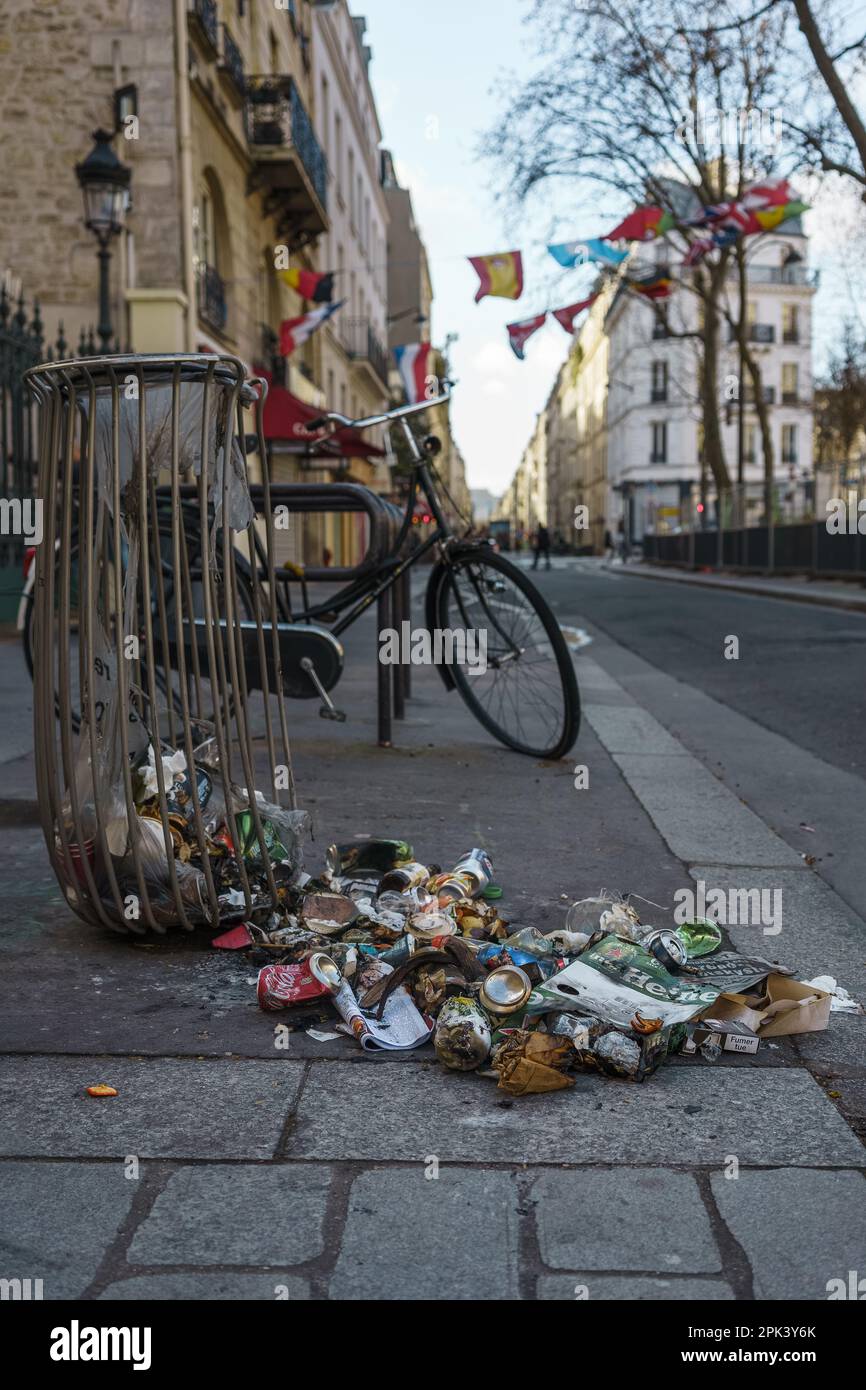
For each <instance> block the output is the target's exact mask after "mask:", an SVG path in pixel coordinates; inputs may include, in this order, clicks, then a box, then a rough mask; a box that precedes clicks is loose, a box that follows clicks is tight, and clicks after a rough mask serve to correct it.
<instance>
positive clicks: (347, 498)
mask: <svg viewBox="0 0 866 1390" xmlns="http://www.w3.org/2000/svg"><path fill="white" fill-rule="evenodd" d="M268 494H269V497H270V505H271V506H274V507H276V506H280V505H283V506H286V507H288V509H289V511H290V512H300V513H303V512H364V513H365V514H366V516H367V517H368V519H369V524H370V534H369V542H368V546H367V553H366V555H365V556H364V558H363V559H362V560H361V561H360V562H359V563H358V564H357V565H353V566H340V565H338V566H315V565H314V566H304V569H303V580H304V581H305V582H307V583H317V582H321V583H334V582H340V581H346V582H350V581H352V580H354V579H362V578H363V577H364V576H365V575H368V574H371V573H373V572H374V571H375V570H376V569H378V567H379V566H380V564H381V562H382V560H383V559H384V558H385V557H386V556H387V555H388V554H390V552H391V549H392V546H393V543H394V541H395V539H396V536H397V534H398V531H399V527H400V524H401V523H402V520H403V513H402V512H401V511H400V509H399V507H396V506H394V504H393V503H392V502H388V501H386V500H385V499H384V498H382V497H380V496H379V495H378V494H377V493H375V492H372V491H371V490H370V489H369V488H367V487H363V486H362V485H361V484H360V483H340V482H329V483H271V484H270V487H269V489H268ZM250 495H251V497H252V499H253V502H254V503H255V504H256V506H257V508H258V506H259V505H261V504H263V503H264V489H263V488H262V487H256V486H252V487H251V488H250ZM276 577H277V582H279V581H280V579H281V578H282V579H288V580H295V581H298V580H299V578H300V577H299V576H298V575H297V574H296V573H295V572H294V570H289V569H285V568H281V567H279V566H277V569H276ZM409 592H410V591H409V575H408V574H404V575H402V576H401V578H400V579H399V580H398V582H397V584H396V585H395V586H394V587H393V589H390V590H388V591H386V592H385V593H383V594H380V595H379V597H378V599H377V600H376V623H377V627H376V640H375V643H374V648H375V657H376V662H377V672H378V682H377V715H378V743H379V745H380V747H383V748H389V747H390V746H391V743H392V718H396V719H404V718H405V717H406V700H407V698H408V697H409V695H410V693H411V692H410V676H409V668H408V667H406V666H401V665H397V666H394V667H392V668H391V670H390V671H389V668H388V667H387V666H384V665H383V664H381V663H380V662H379V641H378V634H379V632H381V631H382V629H383V628H386V627H394V628H397V629H398V630H399V628H400V624H401V622H403V620H404V619H406V618H408V617H409ZM391 672H393V680H392V679H391Z"/></svg>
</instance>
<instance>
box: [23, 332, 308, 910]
mask: <svg viewBox="0 0 866 1390" xmlns="http://www.w3.org/2000/svg"><path fill="white" fill-rule="evenodd" d="M25 379H26V381H27V382H28V384H29V386H30V388H31V390H32V391H33V393H34V395H35V397H36V399H37V402H38V405H39V417H40V450H39V483H38V496H39V497H40V498H42V499H43V500H44V504H45V505H44V508H43V511H44V527H43V541H42V544H41V546H40V547H39V548H38V550H37V560H36V565H37V569H36V599H35V614H34V624H35V629H34V630H35V663H34V665H35V672H34V678H35V699H34V732H35V752H36V777H37V788H38V798H39V811H40V819H41V822H42V828H43V832H44V835H45V840H46V844H47V847H48V854H49V858H50V860H51V863H52V866H53V868H54V871H55V873H56V875H57V878H58V880H59V882H60V884H61V886H62V888H63V890H64V893H65V895H66V899H67V901H68V902H69V904H70V906H71V907H72V908H73V910H74V911H75V912H76V913H77V914H78V915H79V916H81V917H82V918H84V919H85V920H86V921H88V922H93V923H97V922H98V923H101V924H103V925H105V926H108V927H111V928H113V929H115V930H118V931H122V932H129V931H132V932H143V931H144V930H145V929H146V928H147V927H150V928H152V929H155V930H156V931H164V930H165V928H166V927H167V926H170V925H179V926H181V927H183V928H185V929H187V930H191V929H193V928H194V927H195V926H196V925H198V924H201V923H208V924H210V925H211V926H212V927H215V926H217V925H220V924H222V923H225V922H227V921H232V920H248V919H251V920H265V919H266V918H267V916H268V915H270V913H271V912H272V911H273V910H274V908H275V907H276V906H277V904H278V903H279V902H281V901H282V899H283V896H284V895H285V892H286V890H287V885H288V884H289V883H291V881H292V878H293V875H294V874H295V873H296V871H297V866H298V865H297V845H298V835H299V833H300V830H301V828H302V824H303V820H304V817H303V816H302V814H301V813H300V812H298V811H297V809H296V800H295V790H294V782H293V777H292V771H291V754H290V749H289V739H288V722H287V716H286V709H285V702H284V699H283V695H282V680H281V662H280V649H279V642H278V640H277V623H276V608H275V597H274V595H275V566H274V553H275V549H274V527H273V508H272V505H270V504H269V502H268V485H267V482H265V484H264V486H263V489H262V494H263V507H262V510H263V513H264V517H265V525H266V546H265V549H266V555H267V586H266V587H265V586H264V585H263V584H261V583H259V582H254V583H253V585H252V603H253V614H252V615H249V614H247V621H246V623H245V624H244V625H243V627H244V630H243V631H242V624H241V620H240V615H239V612H238V591H237V571H238V556H239V554H242V553H243V548H244V547H245V548H246V551H247V554H248V556H249V561H250V565H251V567H252V570H253V573H254V574H255V573H256V560H255V553H256V552H255V534H254V519H255V509H254V506H253V504H252V501H251V498H250V491H249V487H248V484H247V472H246V459H245V452H244V451H245V447H246V434H245V428H244V411H245V409H246V408H250V407H255V409H256V416H257V426H258V429H257V433H258V440H259V449H260V451H261V452H262V454H264V443H263V439H262V432H261V407H262V404H263V400H264V395H265V392H266V386H265V384H264V383H263V382H261V381H259V380H257V379H255V378H252V379H249V378H247V377H246V374H245V371H244V367H243V364H242V363H241V362H240V361H239V360H238V359H237V358H234V357H230V356H211V355H181V354H169V355H158V356H107V357H95V358H87V359H83V360H79V361H67V362H59V363H52V364H47V365H43V366H40V367H36V368H33V369H31V370H30V371H29V372H28V373H27V374H26V378H25ZM160 485H163V486H164V487H167V489H168V496H169V497H170V499H171V507H170V514H169V520H168V523H167V526H166V521H165V509H163V513H162V518H161V517H160V514H159V512H158V491H159V488H160ZM182 492H183V493H184V494H186V495H187V496H189V497H190V498H191V501H190V502H188V503H186V504H185V505H182V497H181V494H182ZM76 497H77V498H78V499H80V502H79V503H78V504H77V507H76ZM185 506H186V507H192V509H193V511H194V513H195V525H192V524H191V523H190V524H189V525H188V520H187V517H188V513H186V512H185ZM76 511H77V515H76V514H75V513H76ZM252 619H254V634H253V633H252V632H251V631H250V629H251V627H252V626H253V623H252ZM251 637H253V638H254V641H255V644H256V645H257V648H258V656H259V664H260V667H261V686H260V688H261V689H262V691H263V705H264V744H265V749H266V756H267V764H268V770H267V775H266V776H265V777H263V778H262V779H261V781H262V785H263V786H264V790H265V794H264V795H263V794H262V792H261V791H260V790H259V789H258V786H257V769H256V759H255V749H254V746H253V731H252V728H251V725H250V722H249V720H248V716H247V694H248V690H247V674H246V667H245V659H244V658H245V642H246V644H247V646H249V640H250V638H251ZM269 671H271V672H273V673H275V676H274V680H273V685H272V686H271V685H270V683H269ZM260 766H261V764H260Z"/></svg>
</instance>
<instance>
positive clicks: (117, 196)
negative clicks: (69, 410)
mask: <svg viewBox="0 0 866 1390" xmlns="http://www.w3.org/2000/svg"><path fill="white" fill-rule="evenodd" d="M113 138H114V137H113V136H112V135H111V134H109V132H108V131H106V130H95V131H94V132H93V140H94V145H93V149H92V150H91V151H90V154H89V155H88V156H87V158H86V159H84V160H82V161H81V163H80V164H76V166H75V175H76V178H77V179H78V182H79V185H80V187H81V192H82V194H83V197H84V224H85V226H86V227H87V228H88V229H89V230H90V231H91V232H93V234H94V236H95V237H96V240H97V243H98V246H99V250H98V252H97V257H98V260H99V324H98V327H97V330H96V331H97V333H98V334H99V339H100V342H101V344H102V350H103V352H104V353H107V352H108V351H109V345H110V342H111V335H112V327H111V301H110V294H109V267H110V264H111V251H110V250H109V246H110V243H111V238H112V237H114V236H118V235H119V234H120V232H122V231H123V227H124V223H125V219H126V212H127V208H128V206H129V181H130V179H131V177H132V170H131V169H130V168H129V166H128V165H126V164H121V162H120V160H119V159H118V158H117V155H116V154H115V153H114V150H113V149H112V148H111V141H112V139H113Z"/></svg>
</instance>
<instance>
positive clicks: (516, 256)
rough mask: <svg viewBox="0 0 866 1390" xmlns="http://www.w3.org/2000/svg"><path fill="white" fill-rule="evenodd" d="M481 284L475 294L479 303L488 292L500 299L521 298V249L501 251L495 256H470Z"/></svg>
mask: <svg viewBox="0 0 866 1390" xmlns="http://www.w3.org/2000/svg"><path fill="white" fill-rule="evenodd" d="M469 263H470V265H472V266H474V267H475V269H476V270H477V272H478V279H479V280H480V281H481V284H480V285H479V286H478V292H477V294H476V295H475V303H476V304H478V303H479V301H480V300H482V299H483V298H484V296H485V295H486V294H492V295H497V296H498V297H499V298H500V299H519V298H520V296H521V295H522V294H523V257H522V256H521V254H520V252H519V251H500V252H497V253H496V254H495V255H493V256H470V257H469Z"/></svg>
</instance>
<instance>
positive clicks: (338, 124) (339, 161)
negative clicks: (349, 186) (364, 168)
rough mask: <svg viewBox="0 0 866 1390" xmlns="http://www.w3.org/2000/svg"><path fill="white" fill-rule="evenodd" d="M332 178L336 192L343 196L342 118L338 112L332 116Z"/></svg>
mask: <svg viewBox="0 0 866 1390" xmlns="http://www.w3.org/2000/svg"><path fill="white" fill-rule="evenodd" d="M334 180H335V182H336V185H337V192H338V193H339V195H340V197H341V198H342V196H343V118H342V117H341V116H340V114H339V112H337V114H336V115H335V116H334Z"/></svg>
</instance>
